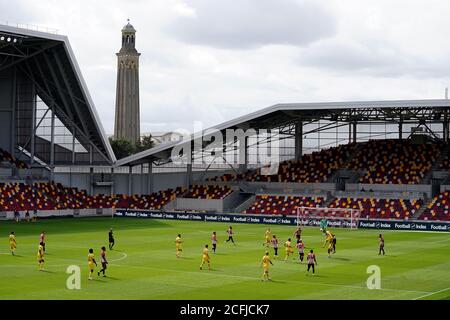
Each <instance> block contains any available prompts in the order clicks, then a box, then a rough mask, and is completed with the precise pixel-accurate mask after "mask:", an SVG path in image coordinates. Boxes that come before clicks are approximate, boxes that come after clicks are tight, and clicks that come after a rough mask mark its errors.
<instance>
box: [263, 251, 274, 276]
mask: <svg viewBox="0 0 450 320" xmlns="http://www.w3.org/2000/svg"><path fill="white" fill-rule="evenodd" d="M269 265H273V263H272V261H270V257H269V251H266V253H265V254H264V256H263V258H262V261H261V266H262V268H263V270H264V272H263V275H262V279H261V281H265V280H269V281H272V279H271V278H270V276H269Z"/></svg>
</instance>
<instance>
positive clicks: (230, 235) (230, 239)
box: [225, 226, 236, 245]
mask: <svg viewBox="0 0 450 320" xmlns="http://www.w3.org/2000/svg"><path fill="white" fill-rule="evenodd" d="M227 234H228V239H227V241H225V242H228V241H231V242H233V244H234V245H236V243H234V239H233V234H234V231H233V228H232V227H231V226H230V227H229V228H228V230H227Z"/></svg>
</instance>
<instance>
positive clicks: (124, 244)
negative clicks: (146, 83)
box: [0, 218, 450, 300]
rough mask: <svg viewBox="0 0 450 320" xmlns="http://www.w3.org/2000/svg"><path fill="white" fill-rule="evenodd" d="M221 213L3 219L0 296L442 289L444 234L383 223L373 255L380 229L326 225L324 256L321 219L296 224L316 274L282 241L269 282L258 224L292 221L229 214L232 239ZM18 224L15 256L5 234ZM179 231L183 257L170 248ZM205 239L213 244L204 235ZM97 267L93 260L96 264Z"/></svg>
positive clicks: (286, 232)
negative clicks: (375, 272)
mask: <svg viewBox="0 0 450 320" xmlns="http://www.w3.org/2000/svg"><path fill="white" fill-rule="evenodd" d="M111 227H112V228H113V230H114V235H115V240H116V245H115V247H114V250H113V251H109V250H108V252H107V257H108V259H109V267H108V270H107V275H108V277H107V278H103V277H97V274H95V276H94V280H92V281H89V280H88V266H87V255H88V250H89V248H93V249H94V253H95V257H96V260H97V262H98V264H99V266H100V262H99V261H100V259H99V251H100V247H101V246H105V247H108V230H109V228H111ZM227 227H228V225H227V224H225V223H211V222H192V221H169V220H152V219H136V218H84V219H73V218H66V219H52V220H39V221H37V222H28V223H27V222H20V223H15V222H0V235H1V237H2V238H3V240H2V241H1V243H3V245H1V246H0V299H207V300H208V299H226V300H237V299H386V300H388V299H408V300H411V299H449V298H450V235H449V234H446V233H428V232H407V231H383V234H384V237H385V241H386V247H385V248H386V255H385V256H379V255H378V234H379V231H372V230H349V229H332V231H333V232H334V233H335V234H336V237H337V252H336V254H334V255H333V256H332V257H331V258H328V257H327V252H326V249H325V248H322V245H323V242H324V236H323V234H322V233H321V232H320V231H319V230H318V228H312V227H306V228H304V229H303V236H302V238H303V240H304V242H305V244H306V247H307V251H309V249H314V251H315V253H316V256H317V262H318V265H317V269H316V275H315V276H311V275H309V276H308V275H307V273H306V264H305V263H303V264H300V263H299V260H298V254H297V253H296V250H295V251H294V255H293V257H291V258H290V259H289V260H288V261H287V262H285V261H283V259H284V249H283V248H280V249H279V251H280V252H279V255H280V256H279V259H278V260H274V259H273V249H272V248H270V249H269V251H270V255H271V258H272V261H273V263H274V266H272V267H271V268H270V273H271V277H272V279H273V281H272V282H262V281H261V275H262V268H261V266H260V262H261V259H262V256H263V254H264V251H265V248H264V246H263V242H264V232H265V230H266V228H267V227H270V229H271V231H272V234H276V235H277V237H278V238H279V241H280V245H281V246H282V244H283V243H284V242H285V241H286V240H287V238H288V237H291V238H292V235H293V232H294V231H295V228H294V227H292V226H275V225H271V226H266V225H251V224H233V229H234V231H235V241H236V246H234V245H233V244H231V243H224V241H225V240H226V229H227ZM42 230H45V231H46V234H47V236H46V251H47V252H46V257H45V258H46V259H45V261H46V262H45V271H44V272H40V271H38V264H37V258H36V253H37V247H38V241H39V234H40V232H41V231H42ZM11 231H15V234H16V238H17V251H16V256H12V255H11V254H10V253H9V242H8V235H9V233H10V232H11ZM212 231H216V232H217V234H218V246H217V253H216V254H214V253H213V252H212V250H210V256H211V264H212V270H211V271H209V270H207V268H206V270H205V268H204V270H199V265H200V262H201V254H202V249H203V247H204V245H205V244H209V245H210V243H211V241H210V238H211V232H212ZM178 233H181V235H182V239H183V240H184V244H183V254H182V258H180V259H177V258H176V257H175V237H176V236H177V234H178ZM210 246H211V245H210ZM70 265H78V266H80V268H81V288H80V289H79V290H69V289H67V287H66V281H67V278H68V277H69V276H70V275H69V274H67V273H66V269H67V267H68V266H70ZM373 265H375V266H378V267H379V268H380V271H381V288H380V289H372V290H370V289H368V288H367V279H368V278H369V277H370V276H371V274H368V273H367V268H368V267H369V266H373ZM99 269H100V268H97V269H96V271H97V270H99Z"/></svg>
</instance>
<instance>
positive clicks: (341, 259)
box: [330, 257, 352, 261]
mask: <svg viewBox="0 0 450 320" xmlns="http://www.w3.org/2000/svg"><path fill="white" fill-rule="evenodd" d="M330 260H340V261H351V260H352V259H349V258H343V257H332V258H331V259H330Z"/></svg>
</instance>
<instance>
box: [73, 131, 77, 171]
mask: <svg viewBox="0 0 450 320" xmlns="http://www.w3.org/2000/svg"><path fill="white" fill-rule="evenodd" d="M76 134H77V128H75V127H74V128H73V131H72V164H75V136H76Z"/></svg>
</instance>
